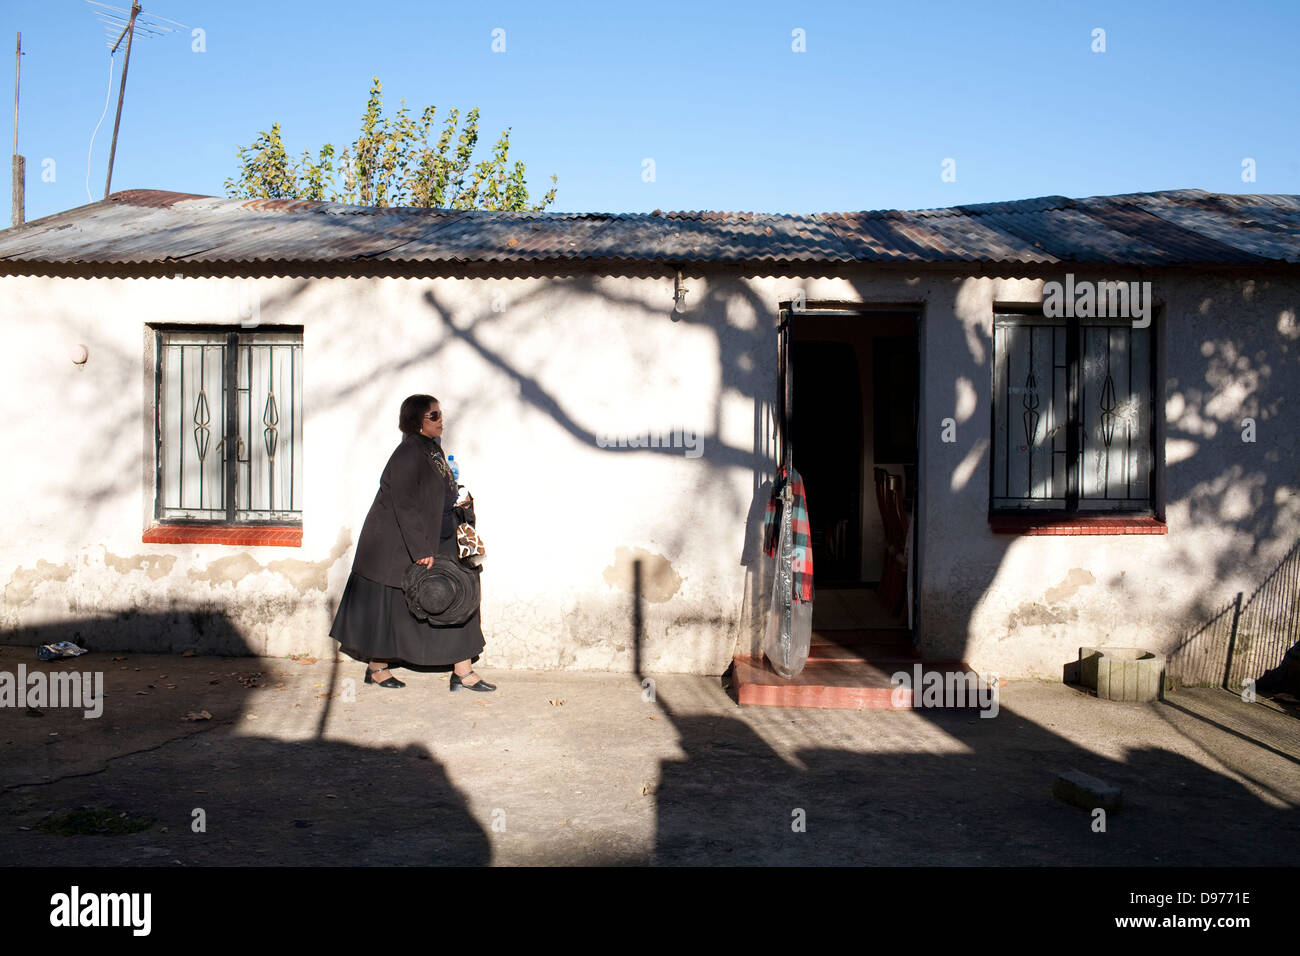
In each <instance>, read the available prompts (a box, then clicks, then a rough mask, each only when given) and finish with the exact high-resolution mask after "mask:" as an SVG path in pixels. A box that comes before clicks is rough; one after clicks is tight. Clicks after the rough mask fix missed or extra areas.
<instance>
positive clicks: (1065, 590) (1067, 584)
mask: <svg viewBox="0 0 1300 956" xmlns="http://www.w3.org/2000/svg"><path fill="white" fill-rule="evenodd" d="M1096 583H1097V579H1096V578H1095V577H1093V576H1092V572H1091V571H1085V570H1084V569H1083V568H1070V570H1069V571H1067V572H1066V575H1065V580H1064V581H1062V582H1061V583H1060V584H1058V585H1057V586H1056V587H1054V588H1048V589H1047V593H1046V594H1044V595H1043V598H1044V600H1046V601H1047V603H1048V604H1059V603H1060V602H1062V601H1068V600H1069V599H1070V598H1072V597H1074V595H1075V594H1076V593H1077V592H1078V590H1079V588H1081V587H1084V586H1085V585H1089V584H1096Z"/></svg>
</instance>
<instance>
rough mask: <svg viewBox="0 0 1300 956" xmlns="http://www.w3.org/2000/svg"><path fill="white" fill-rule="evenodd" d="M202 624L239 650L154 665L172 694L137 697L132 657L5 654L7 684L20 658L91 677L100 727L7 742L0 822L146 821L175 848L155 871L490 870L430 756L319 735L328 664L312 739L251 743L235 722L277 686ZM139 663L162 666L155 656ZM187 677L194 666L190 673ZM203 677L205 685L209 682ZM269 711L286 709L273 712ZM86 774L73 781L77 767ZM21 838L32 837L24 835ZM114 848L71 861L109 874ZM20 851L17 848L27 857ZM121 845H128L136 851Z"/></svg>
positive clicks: (82, 848) (96, 635)
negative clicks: (180, 861) (21, 818)
mask: <svg viewBox="0 0 1300 956" xmlns="http://www.w3.org/2000/svg"><path fill="white" fill-rule="evenodd" d="M143 623H145V624H148V625H150V626H152V627H155V628H161V627H166V626H168V625H169V624H170V618H163V619H160V620H157V621H145V622H143ZM74 626H75V628H76V630H77V632H78V633H80V634H81V635H82V639H83V640H84V641H85V645H83V646H87V645H88V646H89V647H94V646H96V645H97V644H99V643H101V640H100V638H101V634H100V628H101V626H102V622H100V621H95V620H82V621H78V622H75V625H74ZM204 627H205V629H206V630H207V631H208V632H210V633H213V634H223V635H226V636H227V637H228V639H229V641H230V642H231V647H232V652H233V653H237V654H239V655H241V656H239V657H231V658H221V657H203V658H196V659H195V662H194V665H193V667H191V665H188V664H186V665H182V664H181V662H179V661H177V662H176V664H175V665H174V666H169V665H163V666H167V668H168V671H170V672H171V675H172V678H173V679H174V680H185V683H184V684H182V685H181V686H180V687H179V688H177V689H168V690H164V689H161V688H158V689H154V690H147V689H146V690H144V691H143V692H140V693H137V692H136V691H135V689H134V688H136V687H137V686H139V680H138V679H136V680H134V681H133V680H132V675H133V674H134V671H136V670H138V669H139V664H141V663H144V662H143V661H141V659H140V658H139V657H137V656H135V655H130V656H125V657H114V655H113V654H112V653H111V652H99V653H93V652H92V653H89V654H85V655H82V656H80V657H77V658H67V659H61V660H57V661H51V662H48V663H47V662H41V661H38V660H37V659H36V657H35V655H34V654H22V653H19V654H15V653H13V652H12V651H11V649H9V648H5V649H4V653H3V655H0V671H6V672H8V673H9V674H11V675H16V674H17V673H18V665H19V664H20V663H22V664H24V665H25V667H26V671H27V673H28V674H29V675H30V674H31V673H32V672H33V671H37V670H39V671H43V672H45V673H47V674H48V673H55V672H61V671H70V672H74V673H81V674H85V673H93V672H96V671H99V672H102V675H103V684H102V688H103V714H102V716H101V717H100V718H99V719H94V720H78V721H76V724H75V733H68V732H67V731H66V730H65V731H64V733H63V734H62V735H61V739H58V740H54V741H53V742H54V743H58V744H59V747H58V749H57V750H56V749H55V748H54V747H53V746H51V740H49V739H47V738H46V737H45V735H44V733H43V732H42V733H40V736H39V739H36V742H35V743H31V742H30V741H23V740H21V739H20V740H10V741H9V744H10V745H12V746H19V745H25V746H22V747H21V749H22V751H23V759H8V760H5V761H3V762H0V814H2V815H4V816H6V817H12V815H14V814H18V813H30V811H31V810H32V809H33V808H34V807H35V808H41V809H48V811H50V812H54V811H59V812H63V811H65V810H71V809H73V808H75V807H76V806H78V805H82V806H87V807H94V808H102V807H111V808H114V809H115V810H117V809H121V810H123V811H129V812H130V813H131V814H132V815H133V816H137V817H148V818H152V819H153V820H154V821H155V825H154V827H153V830H152V832H151V833H150V834H147V835H142V837H141V839H144V838H145V836H147V837H148V839H147V841H146V842H151V843H160V842H166V843H169V844H177V843H179V844H183V847H184V848H183V849H175V850H173V851H172V853H168V854H167V855H166V856H165V857H159V858H156V859H147V860H144V861H141V862H146V863H158V864H160V865H171V856H172V855H173V854H174V853H183V854H184V855H185V856H186V858H187V861H189V862H192V863H197V864H200V865H202V864H223V865H299V866H311V865H322V864H324V865H362V866H367V865H393V864H397V865H425V866H427V865H442V864H452V865H485V864H488V863H490V862H491V845H490V841H489V839H488V836H487V833H486V831H485V830H484V829H483V827H482V826H481V825H480V824H479V822H478V821H477V819H476V818H475V817H474V815H473V814H472V813H470V811H469V808H468V804H467V801H466V799H465V797H464V795H463V794H462V793H461V792H460V791H459V790H458V789H457V788H456V787H455V786H454V785H453V784H452V783H451V781H450V779H449V778H448V775H447V773H446V771H445V769H444V767H443V765H442V763H440V762H439V761H438V760H437V759H436V758H435V757H434V755H433V753H432V752H431V751H430V750H429V749H428V748H426V747H424V746H420V745H415V744H411V745H408V746H406V747H404V748H398V747H396V746H393V745H384V744H383V743H382V741H383V739H384V735H383V734H382V733H380V734H378V735H377V740H376V743H375V745H374V746H369V747H368V746H358V745H356V744H353V743H348V742H344V741H341V740H330V739H327V738H326V737H325V736H324V734H325V728H326V726H327V725H328V723H329V718H330V714H331V712H332V711H333V708H334V707H335V706H337V704H336V702H337V701H339V700H340V698H341V694H342V681H341V680H340V675H339V670H338V668H339V663H338V662H337V661H335V662H334V664H333V667H332V669H331V673H330V679H329V683H328V684H327V685H326V686H328V687H329V688H330V689H331V692H330V693H328V694H325V695H320V697H317V695H316V694H315V693H314V692H313V693H312V695H311V696H312V703H314V704H318V705H319V707H320V712H319V714H318V715H317V717H316V731H315V734H314V736H311V737H308V738H306V739H297V740H293V739H284V738H283V737H278V736H276V735H275V734H268V735H265V736H259V735H249V734H247V733H245V732H242V731H241V730H239V729H238V728H239V727H240V725H241V724H243V725H244V726H248V724H247V722H246V718H249V717H251V716H252V715H253V714H254V713H255V711H256V710H257V702H258V700H259V699H260V698H261V697H262V696H263V695H272V694H277V693H280V691H279V690H278V689H277V688H275V687H274V686H267V685H266V684H265V683H260V682H259V680H258V678H259V677H260V676H261V675H260V674H258V673H257V672H254V671H252V670H251V667H250V665H252V664H253V661H251V660H249V659H248V658H247V657H246V656H245V655H248V654H249V653H250V651H249V649H248V648H247V647H243V648H241V649H238V650H236V649H235V647H234V645H235V644H237V643H238V635H237V634H236V632H235V629H234V627H233V626H232V625H231V624H230V622H229V621H224V620H223V619H222V616H221V615H220V614H211V615H208V616H207V619H206V620H205V621H204ZM32 631H33V636H35V637H36V638H37V639H41V638H43V637H45V636H47V635H45V634H42V633H40V631H39V629H32ZM7 640H8V635H0V643H3V642H6V641H7ZM214 665H215V669H211V668H214ZM145 666H146V667H157V666H159V664H158V661H157V659H153V660H149V661H148V663H147V664H145ZM198 668H203V670H202V671H201V672H197V673H196V671H197V670H198ZM124 671H125V672H126V673H124ZM232 672H233V673H232ZM211 673H215V674H216V675H217V676H216V679H209V678H208V675H209V674H211ZM182 674H184V677H182V676H181V675H182ZM146 686H147V685H146ZM356 692H357V693H364V691H362V690H360V689H357V691H356ZM46 706H47V707H49V706H50V705H49V703H48V702H47V703H46ZM278 706H279V707H280V709H281V710H283V704H279V705H278ZM200 708H202V709H205V710H207V711H208V712H209V713H210V714H211V715H212V716H211V719H210V720H204V721H184V720H182V717H183V714H184V713H185V711H186V710H194V711H197V710H199V709H200ZM0 719H3V720H6V721H11V722H12V721H18V722H24V724H23V725H19V726H17V727H13V726H11V727H10V730H9V734H10V735H11V736H13V737H15V738H20V737H21V736H23V735H22V734H21V732H22V731H25V730H27V729H28V727H34V728H36V731H33V732H32V733H35V732H38V731H44V730H45V729H47V728H46V727H45V722H40V721H34V720H31V719H30V717H29V716H27V715H24V714H22V713H21V712H18V711H15V710H13V709H12V708H11V707H7V708H5V709H4V710H3V711H0ZM270 729H271V728H268V730H270ZM281 729H282V728H281ZM381 729H382V728H381ZM282 732H283V730H282ZM26 736H28V737H29V738H30V737H31V736H32V734H31V733H29V734H27V735H26ZM56 736H58V735H56ZM8 752H9V753H10V754H13V753H14V752H15V751H14V749H12V748H11V749H10V750H9V751H8ZM83 768H84V769H85V770H86V772H84V773H78V772H73V771H76V770H81V769H83ZM101 769H102V770H107V771H108V772H105V773H101V772H99V771H100V770H101ZM52 781H57V783H58V788H57V790H54V791H52V790H51V789H50V788H49V784H50V783H51V782H52ZM51 793H57V797H56V798H54V803H53V804H49V803H47V801H49V800H50V799H51V797H50V796H49V795H50V794H51ZM195 808H201V809H202V810H203V812H204V815H205V817H206V821H207V829H206V831H205V832H204V833H203V835H202V836H201V837H194V838H192V839H190V838H189V837H190V833H189V832H188V831H189V828H190V826H191V822H192V819H193V811H194V810H195ZM168 824H170V827H169V829H172V830H175V831H179V832H177V833H175V834H174V835H173V836H171V837H167V836H165V835H163V833H162V832H161V831H160V830H159V827H161V826H164V825H168ZM10 829H11V832H9V833H7V834H5V835H3V836H0V855H3V856H4V857H5V858H8V859H16V858H19V857H18V856H17V855H15V853H14V851H13V846H12V845H11V844H13V842H14V841H15V840H16V839H19V838H22V837H24V835H23V834H17V835H15V834H14V833H13V832H12V828H10ZM30 837H31V838H32V839H41V838H40V837H37V836H36V835H35V834H31V835H30ZM43 839H47V840H48V839H64V838H63V837H53V836H49V837H43ZM118 839H119V840H120V839H122V838H118ZM114 842H115V841H114V840H113V839H106V838H96V839H91V840H86V841H85V842H83V843H81V844H79V845H78V847H77V851H76V852H78V853H82V854H85V856H84V857H82V858H81V859H80V860H79V862H81V863H83V864H86V865H110V864H111V865H120V864H121V863H122V856H121V854H122V853H123V852H124V850H123V848H122V846H121V845H120V844H119V845H113V844H114ZM30 845H31V844H30V843H23V846H24V847H26V848H30ZM6 849H7V850H8V852H6ZM131 849H132V851H135V850H138V849H139V846H138V845H137V844H132V847H131ZM145 849H148V847H146V848H145ZM155 849H157V848H155ZM163 852H166V851H163Z"/></svg>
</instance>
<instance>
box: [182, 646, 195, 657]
mask: <svg viewBox="0 0 1300 956" xmlns="http://www.w3.org/2000/svg"><path fill="white" fill-rule="evenodd" d="M194 656H195V651H194V648H192V647H191V648H190V649H189V650H188V651H184V652H183V653H182V654H181V657H194Z"/></svg>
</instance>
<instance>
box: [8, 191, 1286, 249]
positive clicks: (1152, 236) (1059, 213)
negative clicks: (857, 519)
mask: <svg viewBox="0 0 1300 956" xmlns="http://www.w3.org/2000/svg"><path fill="white" fill-rule="evenodd" d="M366 260H370V261H383V262H390V263H402V262H408V263H420V262H429V263H436V262H450V263H471V262H483V263H509V262H547V261H580V260H600V261H627V262H661V263H667V264H671V263H683V264H684V263H693V262H694V263H702V262H714V263H800V262H810V263H811V262H817V263H836V262H917V263H921V262H932V263H942V262H969V263H1022V264H1051V263H1065V264H1069V263H1081V264H1083V263H1094V264H1113V265H1151V266H1160V265H1179V264H1206V265H1209V264H1218V265H1251V264H1256V265H1257V264H1263V263H1268V262H1273V263H1291V264H1300V196H1294V195H1273V196H1268V195H1263V196H1258V195H1230V194H1217V193H1207V192H1205V191H1203V190H1199V189H1182V190H1171V191H1168V192H1157V193H1132V194H1128V195H1123V196H1095V197H1092V198H1088V199H1067V198H1065V197H1063V196H1045V197H1042V198H1039V199H1024V200H1017V201H1013V202H998V203H982V204H979V205H967V206H954V207H952V208H948V209H920V210H914V211H902V210H892V209H891V210H875V211H871V212H845V213H821V214H816V215H807V216H801V215H768V214H763V213H747V212H706V211H701V212H669V213H661V212H658V211H656V212H654V213H622V214H604V213H552V212H487V211H481V210H472V211H459V210H448V209H411V208H376V207H367V206H347V205H342V204H338V203H324V202H310V201H303V200H293V199H254V200H242V199H222V198H217V197H212V196H196V195H193V194H190V193H173V192H163V191H159V190H149V189H135V190H128V191H125V192H119V193H114V194H113V195H111V196H110V197H108V199H105V200H102V201H100V202H96V203H91V204H90V205H86V206H80V207H78V208H76V209H69V210H67V211H66V212H61V213H56V214H55V215H53V216H48V217H46V218H44V219H38V220H35V221H33V222H30V223H27V224H25V225H22V226H19V227H17V228H13V229H6V230H4V231H0V263H10V264H19V263H49V264H53V263H62V264H104V265H112V264H146V263H179V262H192V263H209V264H214V263H250V262H297V263H328V262H349V261H351V262H356V261H366Z"/></svg>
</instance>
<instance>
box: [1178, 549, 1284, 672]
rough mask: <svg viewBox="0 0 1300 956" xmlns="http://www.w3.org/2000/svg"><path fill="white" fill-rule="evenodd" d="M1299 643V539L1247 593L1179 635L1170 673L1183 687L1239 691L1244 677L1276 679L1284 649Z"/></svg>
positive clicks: (1240, 594) (1238, 594)
mask: <svg viewBox="0 0 1300 956" xmlns="http://www.w3.org/2000/svg"><path fill="white" fill-rule="evenodd" d="M1298 644H1300V541H1297V542H1296V543H1295V544H1294V545H1292V547H1291V550H1290V551H1288V552H1287V554H1286V557H1284V558H1283V559H1282V560H1281V562H1279V564H1278V566H1277V567H1276V568H1274V569H1273V572H1272V573H1271V574H1269V576H1268V577H1267V578H1265V579H1264V582H1263V583H1262V584H1261V585H1260V586H1259V587H1257V588H1256V589H1255V591H1254V593H1252V594H1251V595H1250V597H1245V596H1244V593H1243V592H1238V593H1237V596H1236V597H1235V598H1233V600H1231V601H1230V602H1228V603H1227V604H1226V605H1224V606H1223V607H1222V608H1220V609H1219V610H1218V611H1216V612H1215V613H1214V614H1213V615H1212V616H1211V617H1210V619H1209V620H1208V621H1206V622H1204V623H1203V624H1200V625H1198V626H1197V627H1196V628H1194V629H1192V630H1190V631H1189V632H1187V633H1186V634H1184V635H1183V637H1182V639H1181V640H1180V641H1179V642H1178V646H1177V647H1175V648H1174V650H1173V652H1172V653H1170V655H1169V666H1168V671H1169V676H1170V678H1171V679H1173V680H1174V681H1175V682H1176V683H1178V684H1181V685H1184V686H1192V685H1200V686H1217V687H1225V688H1227V689H1228V690H1232V691H1240V690H1241V689H1242V685H1243V682H1245V681H1247V680H1252V681H1255V682H1256V683H1259V681H1260V679H1261V678H1265V677H1268V678H1272V677H1274V676H1277V677H1278V678H1281V676H1282V675H1281V673H1280V672H1281V670H1282V669H1283V668H1284V667H1285V666H1286V663H1287V661H1286V658H1287V652H1288V651H1290V650H1292V648H1295V647H1296V646H1297V645H1298Z"/></svg>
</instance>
